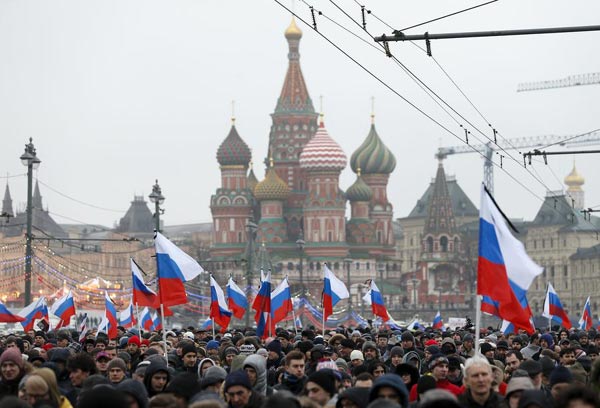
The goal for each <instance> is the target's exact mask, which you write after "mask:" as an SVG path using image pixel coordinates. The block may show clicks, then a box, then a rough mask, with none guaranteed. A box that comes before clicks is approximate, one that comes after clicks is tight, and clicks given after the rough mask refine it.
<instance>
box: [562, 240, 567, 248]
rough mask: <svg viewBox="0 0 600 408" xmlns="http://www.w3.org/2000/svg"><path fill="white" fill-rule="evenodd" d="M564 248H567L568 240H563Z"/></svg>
mask: <svg viewBox="0 0 600 408" xmlns="http://www.w3.org/2000/svg"><path fill="white" fill-rule="evenodd" d="M563 246H564V247H566V246H567V240H566V239H563Z"/></svg>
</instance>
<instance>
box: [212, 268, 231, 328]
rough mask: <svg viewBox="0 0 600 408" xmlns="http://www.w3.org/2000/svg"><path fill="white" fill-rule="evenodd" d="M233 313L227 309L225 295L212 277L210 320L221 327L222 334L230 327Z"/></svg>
mask: <svg viewBox="0 0 600 408" xmlns="http://www.w3.org/2000/svg"><path fill="white" fill-rule="evenodd" d="M231 315H232V313H231V312H230V311H229V309H228V308H227V303H226V302H225V294H224V293H223V289H221V287H220V286H219V284H218V283H217V281H216V280H215V278H214V276H213V275H212V274H211V275H210V318H211V319H213V321H214V322H216V323H217V324H218V325H219V326H221V332H223V333H224V332H225V331H226V330H227V327H228V326H229V321H230V320H231Z"/></svg>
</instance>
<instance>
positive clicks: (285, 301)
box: [271, 276, 294, 326]
mask: <svg viewBox="0 0 600 408" xmlns="http://www.w3.org/2000/svg"><path fill="white" fill-rule="evenodd" d="M293 309H294V306H293V305H292V292H291V290H290V285H289V283H288V278H287V276H286V277H285V278H283V280H282V281H281V283H280V284H279V285H277V287H276V288H275V290H274V291H273V292H272V293H271V319H272V322H273V323H272V324H273V326H274V325H276V324H277V323H279V322H280V321H282V320H283V319H285V318H286V317H287V315H288V314H290V313H292V310H293Z"/></svg>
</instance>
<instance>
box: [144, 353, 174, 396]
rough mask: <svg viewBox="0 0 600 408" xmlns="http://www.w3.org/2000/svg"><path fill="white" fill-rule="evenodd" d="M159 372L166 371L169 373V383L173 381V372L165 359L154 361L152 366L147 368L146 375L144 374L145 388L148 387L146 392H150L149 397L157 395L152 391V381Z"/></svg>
mask: <svg viewBox="0 0 600 408" xmlns="http://www.w3.org/2000/svg"><path fill="white" fill-rule="evenodd" d="M158 371H164V372H165V373H167V383H168V382H169V381H170V380H171V371H169V368H168V367H167V363H165V361H164V359H162V360H154V361H153V362H151V363H150V365H149V366H148V367H147V368H146V373H145V374H144V386H145V387H146V391H148V395H149V396H150V397H152V396H153V395H154V394H155V393H154V392H153V391H152V388H151V387H150V379H151V378H152V376H153V375H154V374H156V373H157V372H158Z"/></svg>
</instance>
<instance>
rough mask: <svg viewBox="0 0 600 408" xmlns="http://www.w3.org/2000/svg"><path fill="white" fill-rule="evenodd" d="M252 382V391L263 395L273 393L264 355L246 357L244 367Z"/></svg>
mask: <svg viewBox="0 0 600 408" xmlns="http://www.w3.org/2000/svg"><path fill="white" fill-rule="evenodd" d="M242 368H243V369H244V371H246V374H248V378H250V384H252V391H253V392H254V393H256V394H258V395H261V396H263V397H265V396H268V395H271V394H272V393H273V389H272V388H271V387H269V386H268V385H267V362H266V361H265V359H264V357H261V356H259V355H258V354H253V355H251V356H248V357H246V359H245V360H244V365H243V367H242Z"/></svg>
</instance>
